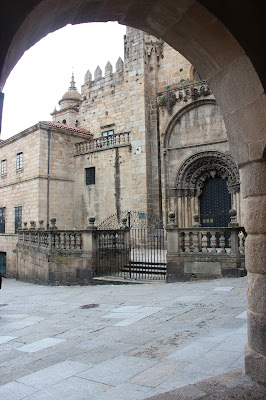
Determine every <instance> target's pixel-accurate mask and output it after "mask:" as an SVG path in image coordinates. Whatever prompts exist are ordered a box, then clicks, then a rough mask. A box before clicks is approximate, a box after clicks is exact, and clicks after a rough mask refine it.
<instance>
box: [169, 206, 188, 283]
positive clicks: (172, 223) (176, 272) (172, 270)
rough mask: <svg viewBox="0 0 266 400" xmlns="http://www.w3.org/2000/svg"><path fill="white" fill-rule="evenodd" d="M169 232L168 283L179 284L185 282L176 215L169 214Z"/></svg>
mask: <svg viewBox="0 0 266 400" xmlns="http://www.w3.org/2000/svg"><path fill="white" fill-rule="evenodd" d="M166 231H167V255H166V259H167V261H166V263H167V266H166V268H167V272H166V282H168V283H169V282H178V281H183V280H184V262H183V261H182V259H181V257H180V249H179V230H178V225H177V223H176V220H175V213H174V212H172V211H170V212H169V214H168V225H167V227H166Z"/></svg>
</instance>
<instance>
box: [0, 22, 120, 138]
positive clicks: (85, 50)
mask: <svg viewBox="0 0 266 400" xmlns="http://www.w3.org/2000/svg"><path fill="white" fill-rule="evenodd" d="M125 33H126V27H125V26H123V25H119V24H118V23H117V22H107V23H90V24H81V25H74V26H72V25H67V26H66V27H64V28H62V29H60V30H58V31H56V32H54V33H51V34H49V35H47V36H46V37H45V38H43V39H42V40H41V41H40V42H38V43H37V44H36V45H35V46H33V47H32V48H31V49H29V50H28V51H27V52H26V53H25V54H24V55H23V57H22V58H21V59H20V60H19V62H18V63H17V65H16V66H15V68H14V69H13V71H12V72H11V74H10V76H9V78H8V79H7V81H6V84H5V87H4V90H3V92H4V94H5V99H4V109H3V120H2V132H1V138H2V139H7V138H9V137H10V136H13V135H15V134H17V133H19V132H21V131H23V130H24V129H26V128H29V127H30V126H32V125H34V124H36V123H37V122H39V121H51V119H52V117H51V115H50V113H51V112H52V111H53V110H54V107H55V106H56V107H57V109H58V108H59V106H58V101H59V100H60V99H61V97H62V96H63V94H64V93H65V92H66V91H67V90H68V87H69V84H70V79H71V74H72V70H73V71H74V75H75V81H76V87H77V89H78V90H79V92H80V87H81V85H82V84H83V83H84V75H85V73H86V72H87V70H88V69H89V70H90V71H91V73H92V76H93V75H94V71H95V69H96V67H97V65H99V66H100V67H101V69H102V71H103V74H104V68H105V65H106V64H107V62H108V61H110V62H111V64H112V65H113V69H114V70H115V64H116V61H117V59H118V58H119V57H121V58H122V59H124V38H123V35H124V34H125Z"/></svg>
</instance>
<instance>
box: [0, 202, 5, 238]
mask: <svg viewBox="0 0 266 400" xmlns="http://www.w3.org/2000/svg"><path fill="white" fill-rule="evenodd" d="M5 231H6V209H5V208H4V207H2V208H0V233H5Z"/></svg>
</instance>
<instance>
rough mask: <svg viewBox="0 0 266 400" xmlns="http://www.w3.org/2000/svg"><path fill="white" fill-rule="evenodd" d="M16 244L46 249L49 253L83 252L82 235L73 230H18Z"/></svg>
mask: <svg viewBox="0 0 266 400" xmlns="http://www.w3.org/2000/svg"><path fill="white" fill-rule="evenodd" d="M18 243H19V244H26V245H28V246H32V247H38V248H42V249H47V250H49V251H54V250H65V251H77V250H78V251H80V250H83V240H82V233H81V232H79V231H73V230H57V231H38V230H19V231H18Z"/></svg>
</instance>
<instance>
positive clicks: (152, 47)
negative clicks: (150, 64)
mask: <svg viewBox="0 0 266 400" xmlns="http://www.w3.org/2000/svg"><path fill="white" fill-rule="evenodd" d="M163 44H164V41H163V40H161V39H159V40H156V41H154V40H150V41H146V42H145V50H144V51H145V56H146V59H147V61H148V60H149V58H150V57H152V55H154V56H155V57H156V58H157V62H158V63H159V61H160V58H163Z"/></svg>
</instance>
